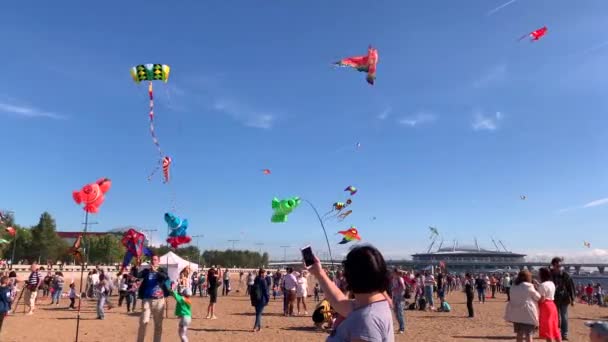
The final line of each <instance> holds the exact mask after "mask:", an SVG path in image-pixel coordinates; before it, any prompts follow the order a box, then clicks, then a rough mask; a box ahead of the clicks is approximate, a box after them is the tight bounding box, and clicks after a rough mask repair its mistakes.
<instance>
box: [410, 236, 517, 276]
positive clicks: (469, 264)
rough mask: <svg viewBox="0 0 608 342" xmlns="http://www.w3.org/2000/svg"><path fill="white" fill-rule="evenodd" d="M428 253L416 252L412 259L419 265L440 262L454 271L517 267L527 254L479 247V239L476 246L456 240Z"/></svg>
mask: <svg viewBox="0 0 608 342" xmlns="http://www.w3.org/2000/svg"><path fill="white" fill-rule="evenodd" d="M430 249H431V248H429V251H428V252H427V253H416V254H413V255H412V259H413V260H412V261H413V262H414V264H417V265H424V264H427V265H429V266H430V265H434V266H438V265H439V264H440V263H443V264H445V265H446V267H447V268H448V269H449V270H450V271H451V272H452V271H470V270H480V271H481V270H499V269H504V268H505V267H506V268H512V267H516V266H517V265H519V264H521V263H525V256H526V255H525V254H518V253H513V252H511V251H508V250H507V249H506V248H504V246H503V249H504V250H502V251H501V250H500V249H499V248H498V247H497V248H496V250H488V249H484V248H481V247H479V245H478V244H477V241H475V245H474V246H465V245H463V246H459V245H458V242H456V241H454V243H453V245H452V246H450V247H442V245H440V246H439V248H437V249H436V250H435V251H430Z"/></svg>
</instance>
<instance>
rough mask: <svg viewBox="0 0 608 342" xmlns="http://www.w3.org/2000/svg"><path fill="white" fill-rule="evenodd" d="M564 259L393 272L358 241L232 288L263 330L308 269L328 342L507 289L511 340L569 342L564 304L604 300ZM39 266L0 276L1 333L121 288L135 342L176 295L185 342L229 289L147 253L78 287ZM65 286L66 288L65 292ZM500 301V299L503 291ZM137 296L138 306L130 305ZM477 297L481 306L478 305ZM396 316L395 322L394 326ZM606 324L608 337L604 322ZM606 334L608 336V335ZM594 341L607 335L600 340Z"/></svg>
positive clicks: (402, 324) (304, 291)
mask: <svg viewBox="0 0 608 342" xmlns="http://www.w3.org/2000/svg"><path fill="white" fill-rule="evenodd" d="M561 262H562V260H561V259H560V258H554V259H553V260H552V262H551V268H541V269H540V270H539V272H538V278H537V279H535V278H534V277H533V276H532V274H531V273H530V272H529V271H526V270H523V271H521V272H519V273H517V274H509V273H504V274H476V275H473V274H470V273H466V274H452V273H446V272H444V269H443V268H438V269H436V270H435V272H433V271H431V270H427V271H424V272H413V271H402V270H400V269H398V268H395V269H393V270H392V271H390V272H389V270H388V268H387V266H386V263H385V261H384V259H383V258H382V255H381V254H380V252H379V251H378V250H377V249H375V248H374V247H371V246H366V245H363V246H356V247H354V248H353V249H351V251H350V252H349V253H348V255H347V256H346V259H345V260H344V262H343V264H342V268H341V269H340V270H336V271H334V270H333V269H323V268H322V266H321V264H320V262H319V261H318V260H316V262H315V263H314V264H313V265H312V266H310V267H308V268H306V267H302V268H301V271H300V272H298V271H296V270H295V269H293V268H291V267H288V268H287V269H286V270H285V272H282V271H281V270H277V271H276V272H267V271H266V270H264V269H259V270H258V271H257V272H253V271H251V272H247V273H245V272H240V273H239V275H238V284H237V286H236V292H237V293H238V292H241V291H242V290H243V288H244V290H245V295H248V296H249V298H250V301H251V306H252V307H253V308H254V311H255V320H254V322H253V328H252V331H253V332H258V331H260V330H261V329H262V326H263V325H262V316H263V312H264V308H265V307H266V306H267V305H268V303H269V302H270V300H271V298H273V299H275V300H276V299H277V297H279V298H280V299H282V301H283V314H284V316H287V317H289V316H301V315H304V316H308V315H309V313H308V305H309V303H307V301H308V298H309V293H308V290H309V283H308V279H309V275H312V276H313V277H314V279H315V280H316V283H315V285H314V286H312V289H313V293H312V294H311V295H310V296H311V297H313V298H314V302H315V304H316V307H315V308H314V310H313V312H312V320H313V322H314V324H315V325H316V326H317V327H319V328H322V329H324V330H326V331H328V332H329V336H328V338H327V340H328V341H330V342H334V341H352V340H368V341H393V340H394V334H395V333H397V334H401V333H404V332H405V330H406V317H405V313H406V312H407V310H428V311H432V312H450V311H451V306H450V304H449V303H448V302H447V296H448V295H449V294H452V295H454V294H456V295H460V294H459V293H462V292H464V294H465V298H466V300H467V309H468V317H470V318H474V317H475V312H474V302H475V299H477V303H479V304H481V305H483V303H485V302H486V298H496V296H497V294H499V293H504V294H505V297H506V300H507V303H506V308H505V320H507V321H508V322H511V323H513V329H514V332H515V334H516V336H515V338H516V340H517V341H518V342H519V341H522V342H523V341H532V338H533V336H534V335H535V334H536V331H538V336H539V337H540V338H541V339H544V340H546V341H548V342H556V341H567V340H568V333H569V326H568V310H569V307H570V306H573V305H575V303H577V302H578V303H584V304H589V305H592V304H599V305H603V304H604V301H603V290H602V288H601V285H600V284H591V283H589V284H587V285H586V286H585V285H582V284H579V285H576V286H575V284H574V281H573V280H572V278H571V277H570V275H569V274H568V273H567V272H566V271H564V270H563V269H562V266H561ZM43 273H44V270H42V269H40V270H39V267H38V265H37V264H36V263H33V264H32V265H31V272H30V274H29V275H28V277H27V278H26V279H24V281H23V287H22V291H21V293H20V295H19V298H16V296H17V293H18V291H17V284H18V279H17V275H16V273H15V272H14V271H13V272H10V273H8V274H2V275H0V331H1V328H2V323H3V319H4V315H5V314H7V313H9V312H10V310H11V306H12V303H14V302H15V300H17V301H18V300H20V299H21V296H22V297H23V300H24V302H23V303H24V304H25V308H26V311H27V314H28V315H32V314H34V311H35V305H36V300H37V296H38V293H39V292H41V296H40V298H38V299H39V300H40V299H43V298H48V299H50V304H51V305H59V301H60V299H61V298H66V297H67V298H69V300H70V306H69V307H68V308H69V309H76V305H75V302H76V299H78V298H79V297H81V298H83V299H89V300H94V301H97V307H96V308H97V318H98V319H100V320H103V319H104V318H105V311H104V310H105V309H106V307H107V308H109V309H111V308H113V307H114V306H115V305H114V303H112V302H111V301H110V297H111V296H112V295H113V294H115V293H117V294H118V302H117V306H118V307H122V305H123V304H124V303H126V311H127V313H130V312H137V311H140V313H139V314H140V321H139V329H138V335H137V336H138V337H137V340H138V341H144V339H145V336H146V331H147V326H148V323H149V322H150V320H152V321H153V325H154V329H153V330H154V332H153V334H154V341H155V342H159V341H161V338H162V322H163V318H164V317H165V307H166V298H167V297H169V296H172V297H173V298H174V299H175V303H176V308H175V316H176V317H178V318H179V323H178V329H177V330H178V336H179V337H180V340H181V341H182V342H183V341H188V336H187V335H188V327H189V325H190V324H191V321H192V311H191V305H192V301H191V297H192V296H194V295H196V293H197V292H198V293H199V296H201V297H203V296H205V297H209V304H208V307H207V316H206V318H207V319H218V317H217V316H216V314H215V306H216V304H217V301H218V290H219V288H222V291H221V293H222V296H230V294H231V292H232V291H233V284H231V276H230V275H231V272H230V271H229V270H228V269H224V270H222V269H221V268H220V267H211V268H210V269H208V270H207V271H206V272H203V271H201V272H192V271H191V270H190V267H185V268H184V269H182V270H181V272H180V274H179V278H178V279H177V280H176V281H171V279H169V276H168V274H167V271H166V270H165V269H164V268H162V266H161V265H160V264H159V258H158V256H153V257H152V258H151V262H150V267H149V268H144V269H141V270H138V269H137V268H132V269H131V270H130V271H129V272H128V273H125V274H121V275H119V276H115V275H114V274H112V273H111V272H107V271H106V270H103V269H96V270H92V271H91V272H89V273H88V274H87V276H86V279H85V284H83V285H84V290H83V291H82V293H78V292H77V291H76V288H75V285H74V279H72V280H71V282H70V284H69V285H68V287H67V288H66V283H67V281H66V279H65V278H64V275H63V273H62V272H61V271H56V272H52V271H50V270H47V271H46V273H45V274H43ZM64 290H67V292H64ZM501 298H504V297H501ZM138 299H139V300H140V301H139V302H140V308H139V310H137V305H136V303H137V302H138ZM479 304H477V305H479ZM393 314H394V317H395V318H396V322H397V324H398V327H397V328H398V329H397V330H396V331H394V330H393ZM589 326H590V327H591V334H592V335H593V334H596V335H597V336H599V337H601V338H604V337H606V336H608V326H606V327H605V323H589ZM604 328H606V335H605V336H604V335H602V334H603V331H604V330H602V329H604ZM607 338H608V337H607ZM594 341H605V340H602V339H596V340H594Z"/></svg>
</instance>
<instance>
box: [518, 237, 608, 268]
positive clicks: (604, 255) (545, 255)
mask: <svg viewBox="0 0 608 342" xmlns="http://www.w3.org/2000/svg"><path fill="white" fill-rule="evenodd" d="M591 246H592V247H593V242H592V243H591ZM580 248H581V249H579V250H552V251H534V252H531V253H530V252H528V253H527V254H528V255H527V256H526V261H550V260H551V259H552V258H553V257H555V256H560V257H561V256H564V257H565V259H564V262H565V263H573V262H580V263H593V262H608V250H607V249H599V248H586V247H584V246H583V241H582V240H581V242H580Z"/></svg>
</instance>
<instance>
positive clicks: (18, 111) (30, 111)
mask: <svg viewBox="0 0 608 342" xmlns="http://www.w3.org/2000/svg"><path fill="white" fill-rule="evenodd" d="M0 113H7V114H13V115H17V116H21V117H24V118H48V119H55V120H60V119H65V117H64V116H62V115H58V114H54V113H50V112H45V111H42V110H39V109H36V108H34V107H29V106H22V105H16V104H11V103H6V102H0Z"/></svg>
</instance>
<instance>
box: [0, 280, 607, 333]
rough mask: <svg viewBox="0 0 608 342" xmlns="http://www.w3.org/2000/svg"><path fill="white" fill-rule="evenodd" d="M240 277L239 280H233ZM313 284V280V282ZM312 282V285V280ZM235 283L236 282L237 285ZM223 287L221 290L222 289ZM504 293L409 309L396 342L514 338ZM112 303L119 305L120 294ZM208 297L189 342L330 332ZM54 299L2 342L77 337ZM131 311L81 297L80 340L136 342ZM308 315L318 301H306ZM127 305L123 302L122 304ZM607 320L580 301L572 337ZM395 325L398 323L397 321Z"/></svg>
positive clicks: (231, 299) (19, 319) (8, 326)
mask: <svg viewBox="0 0 608 342" xmlns="http://www.w3.org/2000/svg"><path fill="white" fill-rule="evenodd" d="M235 280H236V279H235ZM311 283H312V282H311ZM313 284H314V283H313ZM236 287H237V286H235V288H236ZM220 290H221V289H220ZM505 300H506V298H505V296H503V295H502V294H501V295H499V296H498V297H497V298H496V299H489V300H488V301H487V302H486V304H478V303H475V311H476V317H475V318H474V319H468V318H466V317H465V316H466V306H465V300H464V294H463V293H461V292H453V293H452V294H450V295H449V296H448V301H449V302H450V304H451V305H452V308H453V311H452V312H450V313H437V312H428V311H427V312H422V311H406V313H405V316H406V321H407V329H406V333H405V334H403V335H396V337H395V340H396V341H412V340H415V341H496V340H503V341H510V340H514V338H513V336H514V335H513V333H512V325H511V324H510V323H507V322H505V321H504V320H503V319H502V317H503V313H504V308H505ZM111 301H112V303H113V304H114V305H116V304H117V301H118V297H117V296H113V297H112V298H111ZM208 301H209V299H208V297H198V296H196V297H194V299H193V309H192V313H193V321H192V325H191V328H190V330H189V338H190V340H191V341H210V340H213V341H244V340H246V341H265V342H270V341H272V342H274V341H276V342H278V341H281V342H282V341H323V340H324V339H325V337H326V336H327V334H326V333H325V332H321V331H316V330H315V329H314V327H313V324H312V320H311V317H310V316H302V317H284V316H283V314H282V299H280V298H277V300H272V299H271V302H270V304H269V305H268V307H267V308H266V309H265V312H264V317H263V329H262V331H261V332H259V333H252V332H250V330H251V328H252V327H253V320H254V314H253V313H254V310H253V308H252V307H251V305H250V302H249V298H248V297H247V296H245V294H244V293H243V292H241V293H236V292H233V293H231V295H230V296H227V297H223V296H220V297H219V300H218V305H217V308H216V314H217V316H218V318H219V319H217V320H206V319H204V318H203V317H204V315H205V314H206V308H207V304H208ZM49 303H50V298H40V299H39V300H38V309H37V311H36V312H35V314H34V315H33V316H26V315H24V313H23V306H22V305H21V304H20V305H19V308H18V310H17V312H16V313H15V314H14V315H11V316H9V317H7V318H6V320H5V322H4V326H3V331H2V334H1V335H0V341H3V342H5V341H6V342H18V341H28V340H29V341H49V342H54V341H57V342H65V341H73V340H74V337H75V332H76V311H69V310H67V307H68V305H69V299H66V298H64V299H62V300H61V303H60V305H59V306H55V305H52V306H51V305H49ZM139 303H140V302H139V301H138V307H137V310H138V311H137V312H136V313H134V314H127V313H126V307H125V306H123V307H115V308H114V309H112V310H106V319H105V320H103V321H101V320H97V319H96V313H95V302H93V301H88V300H83V301H82V305H83V307H82V314H81V323H80V339H79V340H80V341H86V342H95V341H120V340H124V341H135V338H136V336H137V327H138V320H139V314H140V312H141V311H140V304H139ZM168 303H169V318H168V319H165V320H164V322H163V340H164V341H177V340H178V336H177V324H178V320H177V319H176V318H175V316H174V315H173V309H174V307H175V301H174V300H173V299H172V298H169V299H168ZM308 304H309V310H308V311H309V313H312V311H313V308H314V305H315V304H314V302H313V299H312V298H309V299H308ZM123 305H124V304H123ZM595 319H608V309H607V308H600V307H597V306H593V307H590V306H587V305H576V306H575V307H574V308H572V309H571V312H570V330H571V332H570V341H577V342H578V341H587V335H588V328H586V327H585V326H584V325H583V323H584V322H585V321H587V320H595ZM395 326H397V324H396V322H395ZM148 329H149V330H148V331H149V333H148V336H147V340H149V341H152V326H149V327H148Z"/></svg>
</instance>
